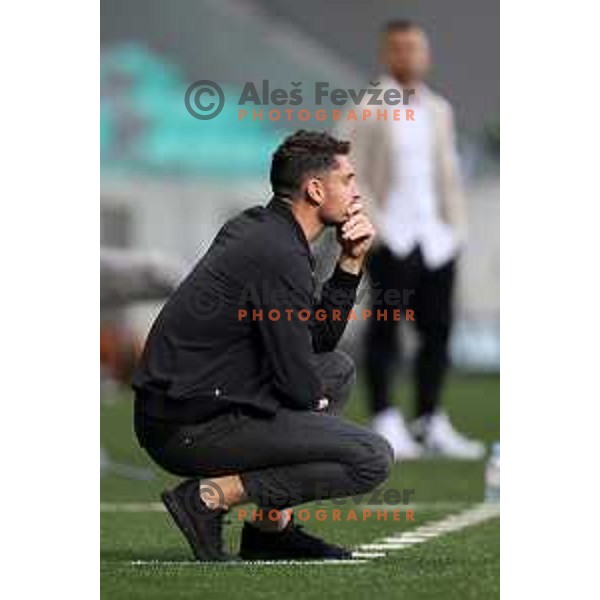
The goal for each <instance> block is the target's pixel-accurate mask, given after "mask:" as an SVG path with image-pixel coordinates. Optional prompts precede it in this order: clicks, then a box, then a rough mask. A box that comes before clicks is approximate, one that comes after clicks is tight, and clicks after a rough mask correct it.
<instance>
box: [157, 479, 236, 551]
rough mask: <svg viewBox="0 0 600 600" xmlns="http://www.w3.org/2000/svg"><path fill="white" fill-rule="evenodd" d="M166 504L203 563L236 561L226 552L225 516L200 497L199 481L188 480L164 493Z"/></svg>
mask: <svg viewBox="0 0 600 600" xmlns="http://www.w3.org/2000/svg"><path fill="white" fill-rule="evenodd" d="M160 497H161V499H162V501H163V504H164V505H165V506H166V507H167V510H168V511H169V514H170V515H171V517H173V520H174V521H175V524H176V525H177V527H179V529H180V530H181V532H182V533H183V535H184V536H185V538H186V540H187V541H188V543H189V545H190V547H191V548H192V552H193V553H194V556H195V557H196V558H197V559H198V560H199V561H203V562H206V561H218V562H223V561H229V560H234V559H233V557H231V556H230V555H228V554H227V553H226V552H225V551H224V549H223V515H224V513H225V512H226V511H224V510H221V509H217V510H211V509H210V508H208V506H206V504H204V502H203V501H202V499H201V498H200V494H199V488H198V480H191V479H188V480H186V481H184V482H183V483H181V484H180V485H178V486H177V487H176V488H175V489H173V490H171V491H164V492H163V493H162V494H161V496H160Z"/></svg>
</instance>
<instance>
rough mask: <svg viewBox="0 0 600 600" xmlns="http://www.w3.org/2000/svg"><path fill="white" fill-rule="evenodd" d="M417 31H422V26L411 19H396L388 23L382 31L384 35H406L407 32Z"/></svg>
mask: <svg viewBox="0 0 600 600" xmlns="http://www.w3.org/2000/svg"><path fill="white" fill-rule="evenodd" d="M415 29H421V26H420V25H419V24H418V23H417V22H415V21H411V20H410V19H396V20H395V21H388V22H387V23H386V24H385V25H384V26H383V29H382V33H383V34H384V35H389V34H390V33H406V32H407V31H413V30H415Z"/></svg>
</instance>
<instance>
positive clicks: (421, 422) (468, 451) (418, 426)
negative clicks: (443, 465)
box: [412, 411, 485, 460]
mask: <svg viewBox="0 0 600 600" xmlns="http://www.w3.org/2000/svg"><path fill="white" fill-rule="evenodd" d="M412 430H413V433H414V434H415V435H416V436H417V438H418V439H420V440H422V441H423V445H424V447H425V450H426V452H427V453H428V454H433V455H438V456H447V457H448V458H458V459H462V460H481V459H482V458H483V457H484V456H485V445H484V444H483V442H480V441H479V440H471V439H469V438H467V437H465V436H464V435H462V434H461V433H459V432H458V431H456V429H454V427H453V426H452V423H450V419H449V418H448V415H447V414H446V413H445V412H443V411H438V412H436V413H434V414H433V415H431V417H422V418H421V419H417V421H415V423H414V424H413V426H412Z"/></svg>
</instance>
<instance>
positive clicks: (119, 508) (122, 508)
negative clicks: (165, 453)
mask: <svg viewBox="0 0 600 600" xmlns="http://www.w3.org/2000/svg"><path fill="white" fill-rule="evenodd" d="M466 506H469V503H468V502H420V503H415V504H394V505H389V504H356V505H352V504H350V503H348V504H347V505H346V504H344V505H338V506H334V507H333V508H341V509H345V508H354V509H355V510H363V509H366V510H372V511H376V510H406V509H409V510H410V509H413V510H415V509H419V510H459V509H461V508H465V507H466ZM328 508H331V507H328ZM165 511H166V509H165V507H164V506H163V504H162V503H161V502H102V503H101V504H100V512H106V513H121V512H125V513H152V512H165Z"/></svg>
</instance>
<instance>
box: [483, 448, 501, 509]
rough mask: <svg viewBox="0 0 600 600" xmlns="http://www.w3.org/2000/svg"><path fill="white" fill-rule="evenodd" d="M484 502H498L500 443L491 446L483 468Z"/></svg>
mask: <svg viewBox="0 0 600 600" xmlns="http://www.w3.org/2000/svg"><path fill="white" fill-rule="evenodd" d="M485 501H486V502H500V442H496V443H495V444H493V445H492V451H491V452H490V457H489V459H488V462H487V464H486V466H485Z"/></svg>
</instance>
